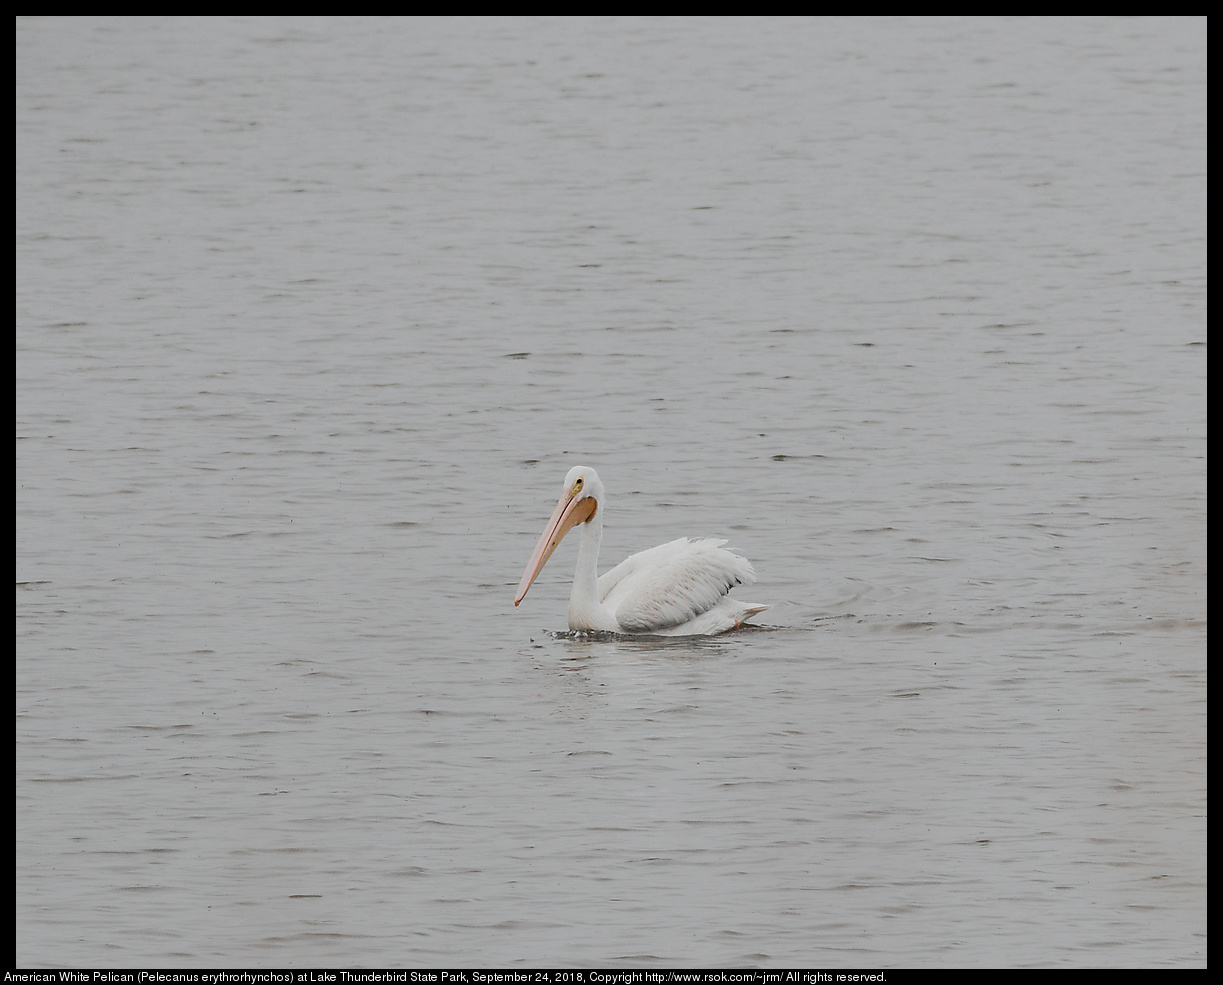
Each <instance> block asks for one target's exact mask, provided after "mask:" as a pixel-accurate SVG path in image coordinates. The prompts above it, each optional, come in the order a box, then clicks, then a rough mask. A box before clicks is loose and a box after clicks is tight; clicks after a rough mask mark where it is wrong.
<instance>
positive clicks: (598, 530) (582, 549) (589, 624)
mask: <svg viewBox="0 0 1223 985" xmlns="http://www.w3.org/2000/svg"><path fill="white" fill-rule="evenodd" d="M581 532H582V539H581V541H580V542H579V543H578V567H577V571H576V572H575V573H574V575H573V591H572V592H571V593H570V594H569V628H570V629H602V628H604V627H603V626H602V625H601V622H602V621H603V620H601V619H600V618H599V612H600V608H601V603H600V601H599V542H600V541H601V540H602V539H603V506H602V504H600V505H599V508H598V509H597V510H596V511H595V515H594V516H592V517H591V518H590V519H589V520H587V521H586V522H585V523H583V524H582V526H581Z"/></svg>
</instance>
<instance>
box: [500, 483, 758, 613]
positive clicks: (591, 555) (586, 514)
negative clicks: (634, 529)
mask: <svg viewBox="0 0 1223 985" xmlns="http://www.w3.org/2000/svg"><path fill="white" fill-rule="evenodd" d="M604 502H605V499H604V495H603V483H602V482H600V481H599V476H598V473H597V472H595V470H594V469H592V468H587V467H586V466H583V465H579V466H577V467H575V468H572V469H570V470H569V474H568V475H567V476H565V485H564V491H563V492H562V493H561V498H560V501H559V502H557V504H556V509H555V510H554V511H553V513H552V519H550V520H549V521H548V525H547V526H546V527H545V528H544V532H543V534H542V535H541V536H540V538H539V543H538V544H536V545H535V550H534V552H533V553H532V554H531V559H530V560H529V561H528V562H527V568H526V571H524V572H523V573H522V581H520V582H519V583H518V594H517V595H515V596H514V605H515V606H517V605H518V603H519V602H521V601H522V599H523V597H524V596H525V595H526V594H527V589H529V588H530V587H531V583H532V582H533V581H535V577H536V575H538V574H539V572H540V571H541V570H543V566H544V565H545V564H547V563H548V558H550V557H551V556H552V552H553V551H555V550H556V546H557V544H559V543H560V542H561V539H562V538H563V537H564V536H565V534H567V533H568V532H569V531H570V530H571V529H573V528H574V527H578V526H580V527H581V533H582V540H581V543H580V544H579V545H578V568H577V572H576V573H575V574H574V576H573V591H572V593H571V594H570V595H569V628H570V629H585V630H601V631H603V632H611V633H647V634H651V635H654V636H697V635H712V634H714V633H724V632H726V631H727V630H728V629H735V628H736V627H738V626H741V625H742V624H743V623H744V622H746V621H747V620H748V619H750V618H751V617H752V616H754V615H756V614H757V613H759V612H763V611H764V610H765V609H768V608H770V607H769V606H767V605H753V604H752V603H750V602H740V601H739V600H738V599H732V598H730V597H729V596H728V595H727V592H729V591H730V590H731V589H732V588H734V586H735V585H750V584H752V583H753V582H754V581H755V580H756V572H755V571H754V570H753V569H752V565H751V562H750V561H748V560H747V558H744V557H740V556H739V555H738V554H732V553H731V552H730V551H728V550H725V549H723V547H722V545H723V544H725V543H726V541H724V540H717V539H714V538H703V539H699V540H689V539H688V538H687V537H681V538H680V539H679V540H673V541H671V542H670V543H668V544H662V545H661V546H659V547H653V548H651V549H650V550H648V551H642V552H641V553H640V554H634V555H632V557H629V558H627V559H626V560H624V561H621V562H620V563H619V564H618V565H616V567H614V568H612V569H611V571H609V572H607V573H606V574H605V575H603V576H602V577H599V573H598V562H599V541H600V540H602V538H603V504H604Z"/></svg>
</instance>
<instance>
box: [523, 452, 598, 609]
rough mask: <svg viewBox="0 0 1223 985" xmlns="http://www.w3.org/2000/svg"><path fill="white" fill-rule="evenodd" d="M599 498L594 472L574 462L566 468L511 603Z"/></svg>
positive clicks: (584, 520)
mask: <svg viewBox="0 0 1223 985" xmlns="http://www.w3.org/2000/svg"><path fill="white" fill-rule="evenodd" d="M602 500H603V483H602V482H600V481H599V473H598V472H596V471H595V470H594V469H592V468H590V467H588V466H586V465H576V466H574V467H573V468H571V469H570V470H569V474H568V475H567V476H565V485H564V487H563V489H562V491H561V498H560V499H559V500H558V501H557V503H556V509H555V510H553V511H552V519H550V520H549V521H548V525H547V526H546V527H544V532H543V533H542V534H541V535H540V538H539V543H538V544H536V545H535V550H534V551H533V552H532V553H531V560H529V561H528V562H527V568H526V571H524V572H523V573H522V581H520V582H519V583H518V594H517V595H515V596H514V605H517V604H518V603H519V602H521V601H522V600H523V597H524V596H525V595H526V594H527V589H528V588H530V587H531V582H533V581H534V580H535V576H536V575H538V574H539V573H540V572H541V571H542V570H543V567H544V565H545V564H547V563H548V558H550V557H551V556H552V552H553V551H555V550H556V545H557V544H559V543H560V542H561V540H562V539H563V538H564V536H565V534H567V533H568V532H569V531H570V530H572V529H573V528H574V527H576V526H577V525H578V524H579V523H589V522H590V521H591V520H592V519H593V518H594V517H595V515H596V514H597V513H598V512H599V504H600V503H601V502H602Z"/></svg>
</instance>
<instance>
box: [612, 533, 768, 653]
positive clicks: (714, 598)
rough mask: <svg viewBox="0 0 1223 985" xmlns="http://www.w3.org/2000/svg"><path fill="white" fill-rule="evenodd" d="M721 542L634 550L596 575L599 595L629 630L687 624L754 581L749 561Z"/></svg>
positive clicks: (676, 542)
mask: <svg viewBox="0 0 1223 985" xmlns="http://www.w3.org/2000/svg"><path fill="white" fill-rule="evenodd" d="M725 543H726V541H724V540H715V539H705V540H688V539H687V538H686V537H681V538H680V539H679V540H673V541H671V542H670V543H669V544H663V545H662V546H661V547H655V548H652V549H651V550H648V551H642V552H641V553H640V554H634V555H633V556H632V557H630V558H628V559H627V560H626V561H624V562H623V563H621V564H619V565H617V566H616V567H614V568H612V570H611V571H609V572H607V574H605V575H604V576H603V577H602V578H600V579H599V595H600V596H601V597H602V600H603V602H604V603H605V604H606V605H607V606H609V607H610V608H611V609H612V610H613V611H614V612H615V613H616V621H617V622H618V623H619V624H620V626H621V628H622V629H623V630H624V631H625V632H628V633H653V632H659V631H662V630H668V629H673V628H674V627H677V626H682V625H684V624H685V623H688V622H691V621H692V620H694V619H696V618H697V617H698V616H700V615H701V614H702V613H705V612H708V611H709V610H710V609H713V608H714V607H715V606H717V605H718V603H719V602H721V601H722V599H723V598H724V597H725V595H726V593H727V592H729V591H730V590H731V589H732V588H734V587H735V586H736V585H750V584H751V583H752V582H754V581H755V580H756V573H755V571H753V570H752V565H751V562H750V561H748V560H747V558H744V557H740V556H739V555H738V554H732V553H731V552H730V551H727V550H724V549H723V548H722V545H723V544H725Z"/></svg>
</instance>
